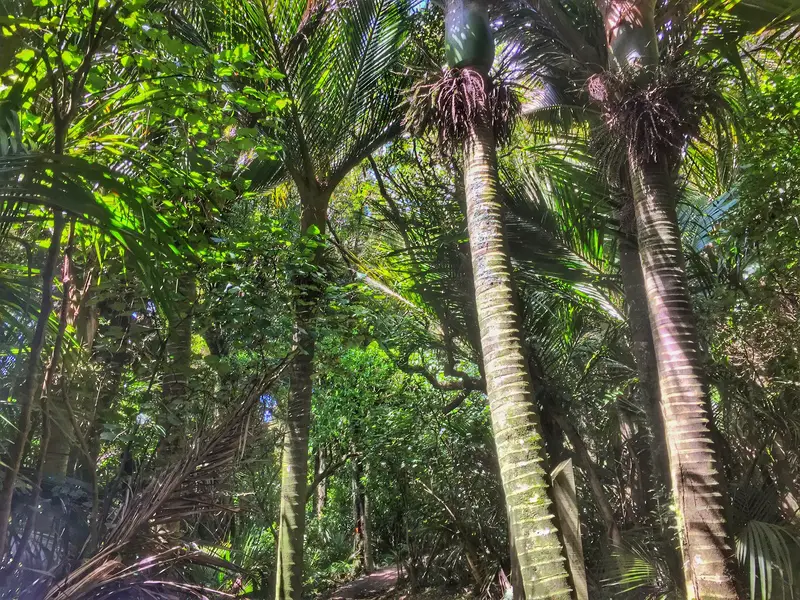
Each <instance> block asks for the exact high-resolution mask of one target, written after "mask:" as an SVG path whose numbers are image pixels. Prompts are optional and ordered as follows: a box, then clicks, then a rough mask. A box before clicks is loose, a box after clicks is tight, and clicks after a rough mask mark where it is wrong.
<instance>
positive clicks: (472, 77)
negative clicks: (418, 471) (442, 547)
mask: <svg viewBox="0 0 800 600" xmlns="http://www.w3.org/2000/svg"><path fill="white" fill-rule="evenodd" d="M445 42H446V47H445V54H446V56H447V60H448V63H449V66H450V67H451V68H452V69H454V71H453V72H451V73H450V75H448V76H451V77H455V78H460V80H461V84H459V86H458V90H457V91H456V93H455V94H456V95H454V96H448V95H443V96H442V95H440V96H439V98H438V100H437V105H438V106H439V110H440V115H439V119H440V120H441V121H442V122H443V123H446V124H447V125H446V126H445V127H444V129H443V130H442V131H445V132H447V131H449V132H451V133H452V137H453V138H454V139H458V138H459V137H461V140H460V141H461V142H462V145H463V156H464V158H463V160H464V191H465V196H466V209H467V228H468V232H469V240H470V253H471V258H472V273H473V283H474V290H475V305H476V309H477V316H478V326H479V331H480V345H481V352H482V355H483V367H484V369H483V370H484V373H485V377H486V395H487V398H488V402H489V408H490V411H491V419H492V430H493V435H494V442H495V447H496V450H497V458H498V463H499V465H500V478H501V481H502V483H503V492H504V496H505V500H506V508H507V513H508V517H509V529H510V531H511V534H512V535H513V536H514V549H515V550H516V557H517V560H518V562H519V575H520V579H521V580H522V582H523V588H524V589H525V595H526V597H527V598H528V599H529V600H534V599H536V598H548V599H549V600H568V599H571V598H572V593H571V590H570V585H569V574H568V572H567V568H566V556H565V555H564V549H563V546H562V544H561V540H560V537H559V534H558V531H557V529H556V525H555V522H556V519H555V517H554V515H553V512H552V506H551V500H550V495H549V493H548V492H549V490H548V484H547V477H548V473H547V470H546V468H545V467H546V465H545V460H546V452H545V449H544V439H543V436H542V427H541V422H540V419H539V415H538V414H537V409H536V402H535V399H534V397H533V384H532V381H531V374H530V371H529V367H528V361H527V357H526V356H525V348H524V341H523V335H522V321H521V318H520V315H519V310H518V308H517V304H516V302H517V299H516V294H515V290H514V285H513V280H512V266H511V260H510V258H509V253H508V247H507V243H506V239H505V230H504V227H503V214H502V212H503V211H502V205H501V202H500V197H499V194H498V173H497V153H496V139H495V131H494V129H493V128H492V126H491V121H492V119H491V116H490V115H491V112H492V110H493V107H492V106H491V102H492V94H491V93H490V92H491V85H492V83H491V81H490V80H489V76H488V74H489V70H490V69H491V67H492V64H493V62H494V55H495V48H494V40H493V37H492V29H491V26H490V24H489V17H488V13H487V11H486V7H485V4H484V3H483V2H478V1H477V0H448V1H447V3H446V10H445ZM456 69H457V70H459V71H455V70H456ZM459 94H460V95H463V96H462V97H459V96H458V95H459ZM448 103H450V104H448ZM466 106H473V107H477V108H476V109H475V110H469V111H467V110H465V109H464V108H463V107H466ZM462 111H463V114H461V112H462ZM454 112H455V113H457V114H455V116H452V115H453V113H454ZM448 118H449V119H452V121H448ZM458 119H463V121H464V124H465V130H462V129H461V128H460V127H458V126H457V123H456V122H457V121H458ZM461 131H463V134H462V133H460V132H461ZM462 136H463V137H462ZM446 141H447V140H444V139H443V140H442V142H443V143H444V142H446Z"/></svg>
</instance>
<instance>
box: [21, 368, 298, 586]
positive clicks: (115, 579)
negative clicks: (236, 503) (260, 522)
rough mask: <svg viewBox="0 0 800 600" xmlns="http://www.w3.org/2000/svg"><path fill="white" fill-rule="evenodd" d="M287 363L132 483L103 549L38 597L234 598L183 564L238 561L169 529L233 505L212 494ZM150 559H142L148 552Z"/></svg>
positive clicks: (227, 568) (231, 568) (225, 565)
mask: <svg viewBox="0 0 800 600" xmlns="http://www.w3.org/2000/svg"><path fill="white" fill-rule="evenodd" d="M287 364H288V359H287V360H285V361H283V363H281V365H280V366H279V367H277V368H276V369H275V370H273V371H272V372H271V373H269V374H267V375H265V376H264V377H263V378H261V379H260V380H259V381H258V382H256V383H254V384H253V386H252V389H251V390H250V392H249V393H248V395H247V396H246V398H245V400H244V401H243V402H242V403H241V404H240V405H239V406H238V407H236V408H235V409H234V410H232V411H231V412H230V413H229V414H228V415H227V417H226V418H224V419H223V420H222V422H221V423H220V424H219V425H218V426H216V427H214V428H213V429H210V430H209V431H207V432H206V433H205V434H203V435H200V436H198V437H197V439H196V440H194V441H193V443H192V444H191V445H190V447H189V448H187V449H186V450H185V452H184V453H183V454H182V455H181V456H180V457H178V458H177V459H176V460H175V461H174V462H173V463H172V465H171V466H169V467H167V468H165V469H164V470H162V471H161V472H158V473H156V474H155V475H154V476H153V477H152V478H150V479H149V480H148V481H142V482H141V483H140V484H136V485H132V486H131V487H130V488H129V489H128V490H127V492H126V494H125V497H124V498H123V499H122V501H121V502H120V503H119V506H118V507H117V508H116V511H115V514H114V515H113V516H112V517H111V518H110V519H109V522H108V523H107V525H106V527H104V529H103V532H102V535H101V539H100V544H99V549H98V550H97V551H96V552H94V553H93V554H92V555H91V556H89V557H87V558H86V559H85V560H84V562H83V563H82V564H80V565H79V566H77V567H76V568H73V569H70V570H68V572H67V574H66V575H65V576H62V577H60V578H58V579H55V580H50V581H49V582H47V583H46V584H45V585H44V586H43V588H44V589H42V590H41V593H38V594H37V596H36V597H38V598H43V599H44V600H111V599H113V598H154V599H158V600H162V599H171V598H176V599H178V598H212V597H236V590H231V593H228V591H225V590H214V589H210V588H206V587H203V586H197V585H194V584H192V583H191V582H184V581H181V580H180V578H179V577H178V576H176V575H177V574H178V573H180V569H181V567H184V566H186V565H194V566H202V567H207V568H211V569H216V570H220V571H223V572H225V573H229V574H232V573H236V572H237V571H239V570H238V569H237V567H236V566H235V565H233V564H231V563H230V562H228V561H225V560H223V559H221V558H220V557H219V556H216V555H215V553H214V552H213V551H209V550H207V549H201V548H199V547H197V546H196V545H194V544H187V543H184V542H183V541H182V540H181V539H180V535H179V534H180V529H179V528H177V529H176V528H175V527H170V525H171V524H175V523H180V522H183V521H185V520H186V519H188V518H190V517H192V516H195V515H198V514H200V513H203V512H208V511H212V512H220V511H225V510H230V509H231V507H230V506H226V505H224V504H221V503H219V502H216V501H215V500H214V498H215V496H214V492H215V489H216V488H217V487H219V485H220V483H221V482H224V481H225V480H226V479H227V478H228V477H229V476H230V474H231V473H232V472H233V467H234V466H235V464H236V462H237V459H238V458H239V457H240V456H241V454H242V452H243V444H245V443H246V437H247V435H248V432H249V431H250V430H251V429H252V423H254V421H257V419H251V416H252V414H253V412H254V411H255V409H256V407H257V406H258V404H259V399H260V397H261V396H262V395H263V394H264V392H265V390H268V389H269V388H270V387H271V386H272V385H273V384H274V383H275V381H277V379H278V377H279V376H280V375H281V373H282V372H283V371H284V369H285V366H286V365H287ZM142 557H144V558H142Z"/></svg>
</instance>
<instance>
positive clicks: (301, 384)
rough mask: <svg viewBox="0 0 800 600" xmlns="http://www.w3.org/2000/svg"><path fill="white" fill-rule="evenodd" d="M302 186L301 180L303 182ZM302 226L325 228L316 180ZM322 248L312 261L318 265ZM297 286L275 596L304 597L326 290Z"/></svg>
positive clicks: (303, 281) (323, 198) (305, 197)
mask: <svg viewBox="0 0 800 600" xmlns="http://www.w3.org/2000/svg"><path fill="white" fill-rule="evenodd" d="M298 187H300V186H298ZM300 197H301V204H302V216H301V224H300V226H301V230H302V231H303V233H308V232H310V231H311V230H312V229H316V230H317V231H318V232H319V234H323V233H324V231H325V224H326V215H327V210H328V200H329V195H327V194H325V193H323V192H321V191H320V190H319V187H318V186H317V185H316V184H313V190H312V191H309V190H305V189H303V188H301V191H300ZM320 259H321V253H320V250H319V249H316V250H315V251H314V255H313V258H312V261H313V263H314V265H318V264H319V261H320ZM294 285H295V288H296V290H297V301H296V303H295V325H294V334H293V349H294V351H295V352H296V356H295V358H294V360H293V362H292V367H291V371H290V381H289V398H288V402H287V405H286V435H285V437H284V441H283V460H282V465H281V508H280V526H279V530H278V551H277V554H278V564H277V569H276V573H277V576H276V584H275V598H276V600H301V598H302V594H303V540H304V538H305V530H306V499H307V492H306V488H307V486H308V435H309V428H310V425H311V393H312V377H313V374H314V365H313V361H314V349H315V339H314V334H313V331H314V321H315V314H316V306H317V304H318V303H319V300H320V298H321V295H322V291H321V290H319V289H317V288H316V286H315V285H314V283H313V282H312V281H311V280H310V279H309V278H308V277H303V278H298V279H297V280H296V281H295V282H294Z"/></svg>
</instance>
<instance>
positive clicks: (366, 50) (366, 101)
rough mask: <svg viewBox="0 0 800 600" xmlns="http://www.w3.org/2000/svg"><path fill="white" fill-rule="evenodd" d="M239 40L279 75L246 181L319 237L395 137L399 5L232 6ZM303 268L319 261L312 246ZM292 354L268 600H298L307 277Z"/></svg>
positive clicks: (313, 299)
mask: <svg viewBox="0 0 800 600" xmlns="http://www.w3.org/2000/svg"><path fill="white" fill-rule="evenodd" d="M239 6H240V7H239V10H240V11H241V12H242V13H243V15H244V20H245V21H246V27H247V29H248V30H249V31H248V33H249V38H250V39H249V41H250V42H251V45H252V47H253V48H254V49H256V51H257V52H259V53H260V54H261V55H263V58H264V61H265V64H269V65H274V66H275V67H276V68H277V69H278V71H279V72H280V73H281V75H282V76H283V78H282V80H281V82H280V84H279V88H278V89H279V90H280V91H281V92H283V93H284V94H285V96H286V98H287V99H288V100H289V106H288V108H287V109H286V111H285V117H284V118H283V119H282V123H281V124H280V125H279V126H278V127H272V126H271V125H270V124H267V127H268V128H269V130H270V134H271V135H273V136H274V137H275V138H276V139H279V140H280V141H281V142H282V147H283V152H284V160H283V161H281V163H280V164H275V163H269V164H267V165H265V166H264V167H265V168H264V169H262V171H263V173H259V172H258V171H257V170H255V169H254V173H255V175H256V179H262V180H263V182H265V183H270V182H274V181H276V180H277V179H278V178H280V177H282V176H284V175H288V176H289V177H290V178H291V179H292V180H293V182H294V184H295V186H296V187H297V191H298V195H299V197H300V205H301V206H300V229H301V233H302V234H303V235H304V236H309V237H310V238H312V239H313V238H315V237H316V236H320V235H322V234H324V232H325V228H326V224H327V215H328V203H329V201H330V198H331V195H332V194H333V192H334V190H335V189H336V187H337V186H338V184H339V182H341V181H342V179H343V178H344V177H345V176H346V175H347V174H348V173H349V172H350V171H351V170H352V169H353V168H355V167H356V166H357V165H358V164H359V163H360V162H361V161H363V160H365V159H366V158H367V156H369V155H370V154H371V153H372V152H373V151H375V150H376V149H377V148H379V147H381V146H382V145H384V144H386V143H387V142H388V141H389V140H390V139H391V138H392V137H393V136H395V135H396V134H397V133H398V132H399V119H398V115H397V113H396V109H397V106H398V102H397V97H396V94H397V90H398V89H399V86H398V85H397V79H398V75H397V74H396V69H394V67H395V66H396V65H397V60H398V56H399V51H400V47H401V42H402V40H403V37H404V35H405V29H406V25H407V17H408V3H406V2H403V1H393V0H366V1H361V2H353V3H334V2H330V1H327V0H271V1H268V2H263V3H260V4H257V3H250V2H247V3H245V4H243V5H239ZM310 254H311V256H310V259H311V263H312V265H315V266H317V267H318V266H319V265H320V261H321V259H322V254H321V251H320V246H319V245H317V244H316V243H315V242H312V248H311V252H310ZM294 285H295V287H296V290H297V294H296V302H295V306H294V319H295V324H294V333H293V346H294V351H295V358H294V361H293V364H292V367H291V372H290V386H289V399H288V402H287V405H286V437H285V440H284V451H283V465H282V469H281V472H282V479H281V509H280V528H279V547H278V552H277V554H278V566H277V574H276V598H278V599H279V600H284V599H292V600H299V598H300V597H301V595H302V582H303V540H304V537H305V513H306V508H305V506H306V500H307V477H308V447H309V443H308V438H309V428H310V423H311V395H312V377H313V358H314V350H315V345H316V340H315V335H314V321H315V314H316V308H317V306H318V305H319V302H320V300H321V298H322V289H321V286H320V284H319V282H315V281H314V278H313V276H308V275H303V276H300V277H297V278H296V280H295V281H294Z"/></svg>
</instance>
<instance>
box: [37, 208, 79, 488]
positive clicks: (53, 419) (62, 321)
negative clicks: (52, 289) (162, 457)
mask: <svg viewBox="0 0 800 600" xmlns="http://www.w3.org/2000/svg"><path fill="white" fill-rule="evenodd" d="M74 239H75V222H74V220H73V221H72V222H71V223H70V229H69V241H68V242H67V247H66V249H65V251H64V263H63V267H62V270H61V286H62V296H61V310H60V318H59V324H58V336H57V338H56V343H55V345H54V347H53V355H52V358H51V360H50V365H49V367H48V369H47V374H46V375H45V390H44V393H46V394H47V396H48V398H47V399H48V405H49V413H50V432H49V434H50V439H49V440H48V444H47V449H46V451H45V455H44V461H43V463H42V476H43V477H44V478H45V479H56V480H59V479H64V478H65V477H66V476H67V468H68V466H69V457H70V453H71V450H72V439H73V435H72V423H71V421H70V419H69V414H68V412H67V408H66V406H65V405H64V402H62V401H61V399H62V398H63V397H65V396H66V392H67V390H66V389H62V391H63V392H64V393H63V394H62V393H57V392H55V391H54V390H53V389H52V386H53V382H54V381H55V373H56V371H55V370H56V369H58V368H59V366H61V375H60V377H59V378H58V382H57V385H58V387H59V388H64V386H66V385H68V384H67V378H66V375H67V370H68V369H67V368H66V365H63V366H62V365H61V346H62V343H63V340H64V334H65V333H66V329H67V322H68V320H69V316H70V303H71V301H72V299H73V293H72V288H73V285H72V283H73V282H72V276H73V273H72V271H73V266H72V245H73V242H74Z"/></svg>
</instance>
